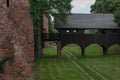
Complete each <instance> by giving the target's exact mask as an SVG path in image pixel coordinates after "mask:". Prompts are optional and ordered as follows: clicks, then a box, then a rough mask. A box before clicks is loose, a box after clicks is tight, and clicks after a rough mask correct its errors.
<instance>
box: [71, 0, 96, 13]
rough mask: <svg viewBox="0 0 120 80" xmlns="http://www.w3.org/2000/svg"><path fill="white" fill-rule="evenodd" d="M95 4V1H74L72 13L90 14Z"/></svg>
mask: <svg viewBox="0 0 120 80" xmlns="http://www.w3.org/2000/svg"><path fill="white" fill-rule="evenodd" d="M94 3H95V0H73V1H72V3H71V4H72V6H73V8H72V11H71V13H90V6H91V5H92V4H94Z"/></svg>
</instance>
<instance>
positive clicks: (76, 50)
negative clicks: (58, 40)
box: [61, 43, 82, 57]
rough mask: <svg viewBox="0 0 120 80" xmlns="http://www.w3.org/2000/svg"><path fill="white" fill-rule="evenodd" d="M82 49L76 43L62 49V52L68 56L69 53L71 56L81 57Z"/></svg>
mask: <svg viewBox="0 0 120 80" xmlns="http://www.w3.org/2000/svg"><path fill="white" fill-rule="evenodd" d="M81 50H82V47H81V46H80V45H79V44H76V43H69V44H66V45H64V46H63V47H62V49H61V52H62V53H64V54H66V53H68V54H69V55H70V56H76V57H80V56H81V55H82V54H81V53H82V51H81Z"/></svg>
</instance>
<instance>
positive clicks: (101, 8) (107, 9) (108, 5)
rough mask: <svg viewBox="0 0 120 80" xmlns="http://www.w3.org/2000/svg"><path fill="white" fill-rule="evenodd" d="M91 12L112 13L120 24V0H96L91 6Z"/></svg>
mask: <svg viewBox="0 0 120 80" xmlns="http://www.w3.org/2000/svg"><path fill="white" fill-rule="evenodd" d="M91 13H112V14H114V17H115V20H114V21H115V22H116V23H118V25H119V26H120V0H96V2H95V4H93V5H92V6H91Z"/></svg>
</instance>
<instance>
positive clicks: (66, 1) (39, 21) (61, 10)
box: [30, 0, 72, 56]
mask: <svg viewBox="0 0 120 80" xmlns="http://www.w3.org/2000/svg"><path fill="white" fill-rule="evenodd" d="M71 1H72V0H30V12H31V15H32V19H33V23H34V32H35V52H36V54H35V55H36V56H38V54H39V53H40V51H41V50H42V42H41V35H42V32H43V14H47V15H48V16H49V15H52V16H57V17H59V18H60V19H61V20H62V21H63V22H66V18H67V16H68V15H69V14H70V11H71V8H72V6H71V4H70V3H71ZM49 18H50V17H49Z"/></svg>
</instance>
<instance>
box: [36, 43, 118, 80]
mask: <svg viewBox="0 0 120 80" xmlns="http://www.w3.org/2000/svg"><path fill="white" fill-rule="evenodd" d="M64 49H66V50H68V51H69V52H71V53H72V54H73V56H75V57H77V59H68V58H67V57H66V53H65V52H64V51H63V50H62V57H61V58H60V59H57V58H56V49H55V48H45V49H44V58H41V59H38V60H37V62H36V63H35V80H120V49H119V46H118V45H114V46H112V47H110V48H109V56H107V57H104V56H103V52H102V48H101V47H100V46H99V45H97V44H93V45H90V46H88V47H87V48H86V56H85V57H82V56H81V48H80V47H79V46H77V45H74V44H70V45H68V46H65V47H64ZM74 63H75V64H77V66H76V65H75V64H74ZM79 67H80V68H79Z"/></svg>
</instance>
